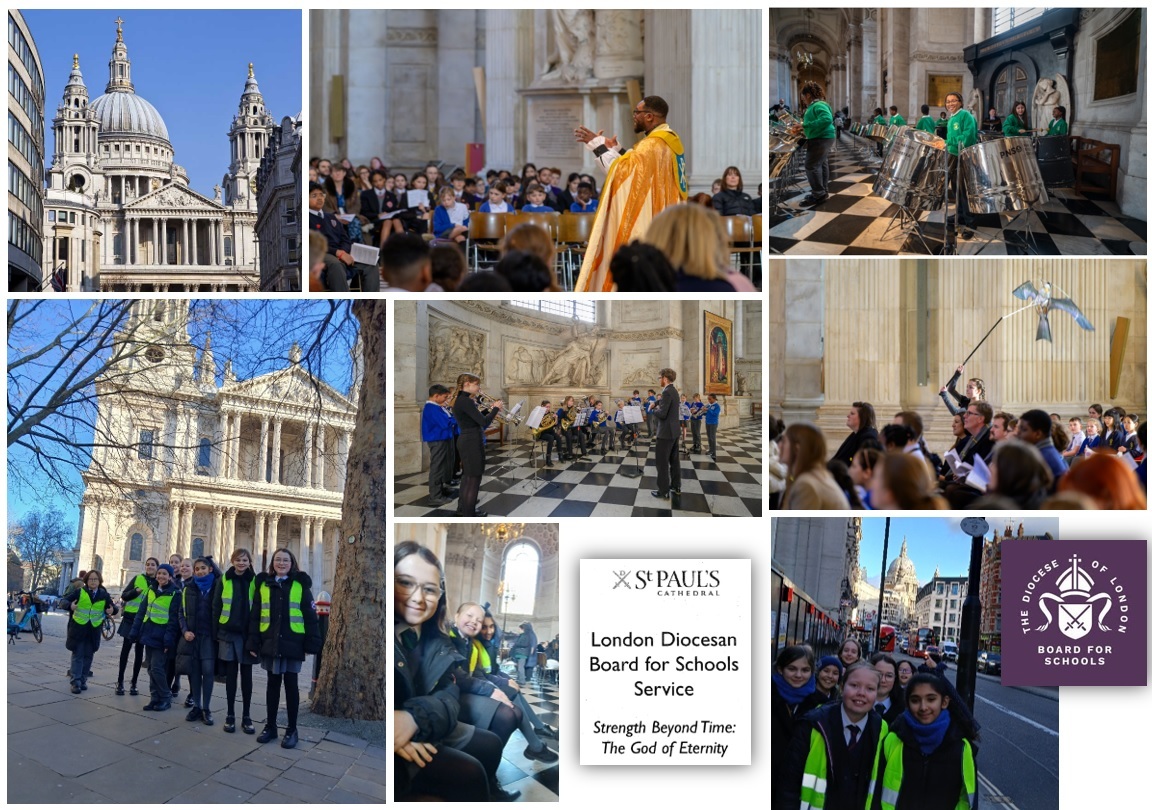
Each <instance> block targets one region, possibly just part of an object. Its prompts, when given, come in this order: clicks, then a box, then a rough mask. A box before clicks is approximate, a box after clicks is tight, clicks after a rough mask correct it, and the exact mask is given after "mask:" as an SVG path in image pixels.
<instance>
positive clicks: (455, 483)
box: [448, 478, 460, 487]
mask: <svg viewBox="0 0 1152 810" xmlns="http://www.w3.org/2000/svg"><path fill="white" fill-rule="evenodd" d="M448 486H450V487H457V486H460V479H459V478H453V479H452V480H451V481H449V482H448Z"/></svg>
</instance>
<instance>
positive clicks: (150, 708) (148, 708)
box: [144, 700, 156, 712]
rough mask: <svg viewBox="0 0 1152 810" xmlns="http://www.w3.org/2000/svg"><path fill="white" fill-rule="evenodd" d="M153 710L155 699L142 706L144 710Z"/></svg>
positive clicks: (154, 708)
mask: <svg viewBox="0 0 1152 810" xmlns="http://www.w3.org/2000/svg"><path fill="white" fill-rule="evenodd" d="M155 710H156V701H154V700H153V701H152V702H150V703H149V704H148V705H147V706H145V707H144V711H146V712H151V711H155Z"/></svg>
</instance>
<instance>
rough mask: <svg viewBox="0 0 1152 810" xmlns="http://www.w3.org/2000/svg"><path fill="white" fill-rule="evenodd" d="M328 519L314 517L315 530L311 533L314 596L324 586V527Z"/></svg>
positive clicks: (310, 572) (311, 572)
mask: <svg viewBox="0 0 1152 810" xmlns="http://www.w3.org/2000/svg"><path fill="white" fill-rule="evenodd" d="M327 523H328V521H326V520H325V519H324V518H316V531H315V533H314V534H313V535H312V570H311V571H309V572H308V573H309V574H311V575H312V595H313V596H316V595H317V594H319V593H320V592H321V591H323V590H326V588H325V587H324V529H325V526H326V524H327Z"/></svg>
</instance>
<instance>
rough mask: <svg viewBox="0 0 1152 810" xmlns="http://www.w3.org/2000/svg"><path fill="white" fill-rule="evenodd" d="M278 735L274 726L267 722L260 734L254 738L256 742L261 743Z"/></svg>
mask: <svg viewBox="0 0 1152 810" xmlns="http://www.w3.org/2000/svg"><path fill="white" fill-rule="evenodd" d="M279 736H280V735H279V734H278V733H277V728H276V726H274V725H271V724H269V725H266V726H264V730H263V731H261V732H260V736H259V737H257V738H256V742H258V743H260V744H261V745H263V744H264V743H266V742H269V741H270V740H274V739H276V738H277V737H279Z"/></svg>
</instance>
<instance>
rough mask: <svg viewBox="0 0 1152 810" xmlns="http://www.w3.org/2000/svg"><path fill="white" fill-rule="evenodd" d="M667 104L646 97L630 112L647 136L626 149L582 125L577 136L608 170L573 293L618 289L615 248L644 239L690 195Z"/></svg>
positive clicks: (682, 145) (661, 100)
mask: <svg viewBox="0 0 1152 810" xmlns="http://www.w3.org/2000/svg"><path fill="white" fill-rule="evenodd" d="M667 117H668V103H667V102H666V101H664V99H662V98H660V97H659V96H645V97H644V98H643V99H641V100H640V103H638V104H637V105H636V109H634V110H633V111H632V120H633V121H634V122H635V125H636V126H635V130H636V132H643V133H645V137H644V139H643V140H641V141H640V142H639V143H638V144H636V146H635V147H634V148H633V149H631V150H630V151H627V152H624V153H623V154H621V153H620V152H619V151H617V147H618V145H619V144H618V142H617V141H616V140H615V139H614V138H609V139H605V138H604V137H603V135H596V134H595V133H593V132H592V131H591V130H589V129H586V128H585V127H579V128H578V129H577V130H576V139H577V140H578V141H581V142H582V143H584V145H585V148H586V149H589V150H590V151H592V152H594V153H595V155H596V159H597V161H598V162H599V163H600V164H601V165H602V166H604V167H605V168H607V169H608V177H607V178H606V179H605V180H604V188H603V190H602V191H601V192H600V204H599V206H598V207H597V209H596V221H595V223H594V224H593V225H592V235H591V236H590V237H589V239H588V250H587V252H586V253H585V254H584V263H583V265H581V267H580V278H579V279H578V280H577V282H576V291H577V292H612V291H613V290H614V289H615V288H616V284H615V282H614V281H613V280H612V273H611V271H610V270H609V265H610V264H611V262H612V256H613V254H615V253H616V251H617V249H619V248H620V247H622V246H623V245H626V244H628V243H629V242H631V241H632V240H633V239H639V238H641V237H643V235H644V232H645V231H646V230H647V229H648V223H650V222H651V221H652V218H653V217H654V216H656V215H657V214H659V213H660V212H661V211H663V210H664V209H665V208H667V207H668V206H670V205H675V204H676V203H680V202H684V201H685V200H686V199H688V180H687V177H686V176H685V174H684V144H683V143H681V141H680V137H679V136H678V135H677V134H676V133H675V132H673V131H672V130H671V128H669V126H668V124H667V123H666V119H667Z"/></svg>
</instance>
